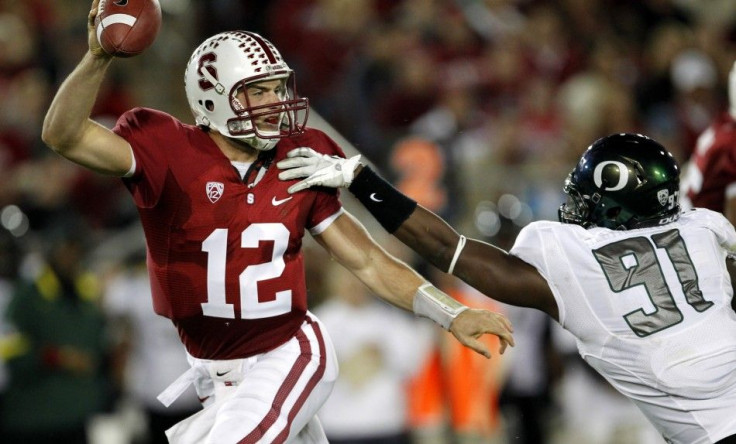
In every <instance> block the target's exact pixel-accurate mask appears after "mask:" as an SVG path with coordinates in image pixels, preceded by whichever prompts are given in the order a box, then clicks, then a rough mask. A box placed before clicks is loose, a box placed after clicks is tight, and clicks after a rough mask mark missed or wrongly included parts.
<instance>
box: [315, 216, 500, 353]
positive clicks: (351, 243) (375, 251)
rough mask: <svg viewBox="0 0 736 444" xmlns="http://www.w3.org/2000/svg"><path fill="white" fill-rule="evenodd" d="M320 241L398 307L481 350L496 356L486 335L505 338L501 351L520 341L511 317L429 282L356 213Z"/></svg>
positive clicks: (334, 225)
mask: <svg viewBox="0 0 736 444" xmlns="http://www.w3.org/2000/svg"><path fill="white" fill-rule="evenodd" d="M315 239H316V240H317V242H319V243H320V244H321V245H322V246H323V247H325V249H327V251H329V252H330V254H331V255H332V256H333V257H334V258H335V259H336V260H337V261H338V262H340V263H341V264H342V265H343V266H345V267H346V268H347V269H348V270H350V271H351V272H352V273H353V274H355V275H356V276H357V277H358V278H359V279H360V280H361V281H362V282H363V283H364V284H366V285H367V286H368V287H369V288H370V289H371V291H372V292H373V293H375V294H376V295H378V296H379V297H381V298H382V299H384V300H386V301H387V302H389V303H391V304H393V305H396V306H397V307H401V308H403V309H405V310H408V311H413V312H414V313H415V314H417V315H419V316H422V317H426V318H429V319H432V320H433V321H435V322H437V323H438V324H439V325H440V326H442V327H443V328H445V329H446V330H448V331H450V332H452V334H453V335H455V337H456V338H457V339H458V341H460V343H462V344H463V345H465V346H467V347H470V348H471V349H473V350H475V351H476V352H478V353H480V354H482V355H484V356H486V357H490V356H491V354H490V351H489V350H488V348H487V347H486V346H485V345H484V344H483V343H482V342H481V341H479V340H478V338H479V337H480V336H482V335H483V334H486V333H490V334H493V335H496V336H498V337H499V339H500V340H501V350H500V352H501V353H503V352H504V350H505V349H506V346H507V345H512V346H513V345H514V342H513V337H512V335H511V332H512V330H511V324H510V323H509V321H508V320H507V319H506V317H505V316H503V315H502V314H499V313H494V312H491V311H488V310H478V309H471V308H468V307H466V306H464V305H462V304H460V303H459V302H458V301H456V300H454V299H452V298H451V297H450V296H448V295H447V294H445V293H443V292H442V291H440V290H439V289H437V288H436V287H434V286H433V285H431V284H430V283H428V282H426V281H425V280H424V278H422V277H421V276H420V275H419V274H418V273H417V272H415V271H414V270H412V269H411V268H410V267H409V266H408V265H406V264H405V263H403V262H401V261H399V260H397V259H396V258H394V257H393V256H391V255H389V254H388V253H387V252H386V251H385V250H384V249H383V248H381V247H380V246H379V245H378V244H376V242H375V241H374V240H373V238H371V236H370V235H369V234H368V232H367V231H366V229H365V228H364V227H363V225H361V224H360V222H358V220H357V219H355V218H354V217H353V216H352V215H350V214H348V213H346V214H343V215H341V216H340V217H338V218H337V220H335V222H333V223H332V224H331V225H330V226H329V227H328V228H327V229H326V230H325V231H324V232H322V233H321V234H320V235H317V236H316V237H315Z"/></svg>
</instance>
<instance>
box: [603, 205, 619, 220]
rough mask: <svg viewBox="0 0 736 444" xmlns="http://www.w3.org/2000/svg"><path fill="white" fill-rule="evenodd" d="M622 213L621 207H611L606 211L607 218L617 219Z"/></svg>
mask: <svg viewBox="0 0 736 444" xmlns="http://www.w3.org/2000/svg"><path fill="white" fill-rule="evenodd" d="M619 214H621V207H616V208H609V209H608V211H606V219H616V218H617V217H618V215H619Z"/></svg>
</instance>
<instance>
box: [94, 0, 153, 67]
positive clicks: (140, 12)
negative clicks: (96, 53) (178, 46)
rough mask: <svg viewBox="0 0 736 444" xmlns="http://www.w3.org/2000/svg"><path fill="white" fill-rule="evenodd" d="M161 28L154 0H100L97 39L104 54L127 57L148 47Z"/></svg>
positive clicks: (96, 22)
mask: <svg viewBox="0 0 736 444" xmlns="http://www.w3.org/2000/svg"><path fill="white" fill-rule="evenodd" d="M160 28H161V6H160V5H159V3H158V0H100V4H99V7H98V9H97V17H96V18H95V31H96V32H97V41H99V42H100V45H101V46H102V49H104V50H105V52H106V53H108V54H110V55H113V56H115V57H131V56H134V55H137V54H140V53H141V52H143V51H144V50H145V49H146V48H148V47H149V46H151V44H152V43H153V41H154V40H156V35H157V34H158V31H159V29H160Z"/></svg>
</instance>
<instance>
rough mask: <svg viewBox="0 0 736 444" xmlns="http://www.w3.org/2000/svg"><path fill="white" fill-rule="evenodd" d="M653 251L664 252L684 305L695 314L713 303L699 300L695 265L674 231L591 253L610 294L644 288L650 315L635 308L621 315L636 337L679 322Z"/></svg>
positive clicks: (677, 313) (624, 241) (611, 245)
mask: <svg viewBox="0 0 736 444" xmlns="http://www.w3.org/2000/svg"><path fill="white" fill-rule="evenodd" d="M655 248H662V249H664V250H665V251H666V252H667V257H668V258H669V259H670V261H671V262H672V265H673V267H674V269H675V272H676V273H677V279H678V280H679V282H680V285H681V287H682V292H683V293H684V294H685V299H686V300H687V303H688V304H690V305H691V306H692V307H693V308H694V309H695V310H696V311H698V312H703V311H705V310H707V309H709V308H710V307H712V306H713V302H710V301H706V300H705V298H704V297H703V292H702V291H701V290H700V287H699V286H698V275H697V273H696V272H695V266H693V263H692V261H691V260H690V254H689V253H688V251H687V248H686V246H685V242H684V241H683V239H682V237H681V236H680V232H679V231H678V230H669V231H666V232H664V233H658V234H655V235H652V236H651V240H650V239H649V238H647V237H643V236H641V237H632V238H628V239H624V240H621V241H618V242H614V243H612V244H608V245H606V246H604V247H601V248H598V249H596V250H593V254H594V255H595V258H596V260H598V263H599V264H600V265H601V267H602V268H603V272H604V273H605V275H606V278H607V279H608V284H609V285H610V287H611V289H612V290H613V291H614V292H616V293H620V292H622V291H624V290H626V289H629V288H633V287H636V286H638V285H642V286H644V288H645V289H646V292H647V295H648V296H649V299H651V301H652V304H653V305H654V308H655V311H654V313H649V314H647V313H645V312H644V310H643V309H641V308H639V309H637V310H634V311H632V312H630V313H627V314H626V315H624V319H626V322H627V323H628V324H629V327H631V329H632V330H633V331H634V333H636V335H637V336H639V337H645V336H649V335H651V334H653V333H656V332H658V331H661V330H664V329H666V328H669V327H672V326H673V325H676V324H679V323H680V322H682V319H683V317H682V312H681V311H680V309H679V308H678V307H677V305H676V304H675V299H674V297H673V296H672V292H671V291H670V288H669V286H668V285H667V282H666V280H665V277H664V272H663V271H662V267H661V264H660V263H659V260H658V259H657V252H656V250H655Z"/></svg>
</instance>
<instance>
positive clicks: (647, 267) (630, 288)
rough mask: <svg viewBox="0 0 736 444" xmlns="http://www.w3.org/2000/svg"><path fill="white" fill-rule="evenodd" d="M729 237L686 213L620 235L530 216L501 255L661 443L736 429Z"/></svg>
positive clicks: (713, 218) (712, 221) (720, 223)
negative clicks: (520, 266) (528, 269)
mask: <svg viewBox="0 0 736 444" xmlns="http://www.w3.org/2000/svg"><path fill="white" fill-rule="evenodd" d="M735 251H736V232H735V231H734V228H733V227H732V226H731V224H729V223H728V221H727V220H726V218H724V217H723V216H722V215H721V214H720V213H716V212H713V211H710V210H704V209H697V210H693V211H689V212H686V213H683V214H682V216H681V217H680V219H679V220H678V221H677V222H674V223H670V224H667V225H664V226H661V227H653V228H644V229H637V230H628V231H615V230H608V229H605V228H592V229H588V230H586V229H584V228H582V227H580V226H577V225H567V224H561V223H558V222H547V221H540V222H534V223H532V224H530V225H528V226H527V227H525V228H524V229H523V230H522V231H521V233H520V234H519V237H518V238H517V241H516V243H515V244H514V247H513V248H512V249H511V254H512V255H514V256H517V257H519V258H521V259H522V260H524V261H525V262H528V263H530V264H532V265H533V266H534V267H536V268H537V270H538V271H539V272H540V273H541V274H542V276H544V277H545V279H547V281H548V283H549V285H550V288H551V289H552V292H553V293H554V296H555V299H556V300H557V305H558V307H559V313H560V314H559V316H560V319H559V320H560V324H562V326H563V327H564V328H565V329H567V330H569V331H570V332H571V333H573V335H574V336H575V337H576V338H577V345H578V351H579V352H580V355H581V356H582V357H583V358H584V359H585V360H586V361H587V362H588V363H589V364H590V365H591V366H592V367H593V368H595V369H596V370H597V371H598V372H599V373H601V374H602V375H603V376H604V377H605V378H606V379H607V380H608V381H609V382H610V383H611V384H612V385H613V386H614V387H616V389H618V390H619V391H620V392H622V393H623V394H624V395H626V396H627V397H629V398H631V399H632V400H633V401H634V402H635V403H636V404H637V405H638V407H639V408H640V409H641V410H642V411H643V412H644V414H645V415H646V416H647V417H648V418H649V419H650V420H651V421H652V423H654V425H655V427H657V428H658V430H659V431H660V432H661V433H662V435H663V436H664V437H665V439H667V440H669V442H672V443H678V444H679V443H682V444H699V443H704V444H705V443H712V442H715V441H718V440H719V439H722V438H724V437H727V436H729V435H732V434H736V413H734V412H736V410H735V409H736V313H735V312H734V310H733V309H732V307H731V298H732V297H733V294H732V289H731V281H730V278H729V275H728V272H727V270H726V256H727V255H728V254H729V253H733V252H735Z"/></svg>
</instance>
